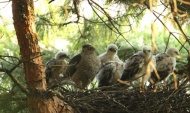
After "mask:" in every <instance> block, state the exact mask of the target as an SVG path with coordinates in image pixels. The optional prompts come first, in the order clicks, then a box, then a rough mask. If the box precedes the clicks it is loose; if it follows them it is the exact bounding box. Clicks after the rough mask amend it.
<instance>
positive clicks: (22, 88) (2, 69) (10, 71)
mask: <svg viewBox="0 0 190 113" xmlns="http://www.w3.org/2000/svg"><path fill="white" fill-rule="evenodd" d="M42 55H44V54H42ZM42 55H39V56H36V57H34V58H32V59H29V60H26V61H21V60H20V59H19V58H17V57H14V56H0V57H11V58H16V59H17V60H19V62H18V63H17V64H16V65H15V66H14V67H12V68H11V69H10V70H8V69H6V68H3V65H2V68H0V72H5V73H7V75H8V76H9V77H10V78H11V80H12V81H13V82H14V83H15V84H16V85H17V86H18V87H19V88H20V89H21V91H23V92H24V93H25V94H29V91H28V90H27V89H26V87H25V86H23V85H22V84H21V83H20V82H19V80H18V79H17V78H16V77H15V76H14V75H13V74H12V72H13V71H14V70H15V69H16V68H17V67H18V66H19V65H20V64H21V63H23V62H28V61H30V60H33V59H35V58H38V57H40V56H42Z"/></svg>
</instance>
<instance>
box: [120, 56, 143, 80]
mask: <svg viewBox="0 0 190 113" xmlns="http://www.w3.org/2000/svg"><path fill="white" fill-rule="evenodd" d="M143 65H144V58H143V55H142V54H135V55H133V56H132V57H131V58H129V59H128V60H127V61H126V63H125V69H124V71H123V74H122V75H121V80H128V79H130V78H133V77H134V75H135V74H137V73H138V72H139V71H140V69H141V68H142V66H143Z"/></svg>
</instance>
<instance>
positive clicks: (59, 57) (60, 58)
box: [55, 51, 69, 60]
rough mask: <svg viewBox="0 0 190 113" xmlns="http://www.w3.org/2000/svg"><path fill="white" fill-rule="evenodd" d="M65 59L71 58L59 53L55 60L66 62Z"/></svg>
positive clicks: (61, 52)
mask: <svg viewBox="0 0 190 113" xmlns="http://www.w3.org/2000/svg"><path fill="white" fill-rule="evenodd" d="M65 58H69V57H68V55H67V53H65V52H63V51H59V52H58V53H57V54H56V55H55V59H56V60H64V59H65Z"/></svg>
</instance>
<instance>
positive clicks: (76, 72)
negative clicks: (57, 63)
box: [66, 45, 100, 89]
mask: <svg viewBox="0 0 190 113" xmlns="http://www.w3.org/2000/svg"><path fill="white" fill-rule="evenodd" d="M99 68H100V60H99V58H98V56H97V54H96V50H95V48H94V47H93V46H91V45H84V46H83V47H82V52H81V53H80V54H78V55H76V56H74V57H73V58H72V59H71V61H70V62H69V67H68V68H67V71H66V74H67V76H70V77H71V79H72V80H73V81H74V82H75V85H76V87H78V88H83V89H84V88H85V87H87V86H88V84H89V83H90V82H91V81H92V80H93V79H94V77H95V75H96V74H97V73H98V71H99Z"/></svg>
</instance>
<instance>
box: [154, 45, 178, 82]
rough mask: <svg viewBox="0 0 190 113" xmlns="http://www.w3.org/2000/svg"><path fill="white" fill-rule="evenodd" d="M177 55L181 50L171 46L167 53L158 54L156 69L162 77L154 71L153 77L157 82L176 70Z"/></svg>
mask: <svg viewBox="0 0 190 113" xmlns="http://www.w3.org/2000/svg"><path fill="white" fill-rule="evenodd" d="M177 55H179V50H178V49H176V48H174V47H172V48H169V49H168V50H167V51H166V53H161V54H158V55H156V70H157V72H158V75H159V76H160V79H158V78H157V76H156V73H155V72H152V73H151V78H152V80H153V81H154V82H155V83H157V82H158V81H162V80H164V79H166V78H167V77H168V76H169V75H171V74H172V71H174V70H175V66H176V56H177Z"/></svg>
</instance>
